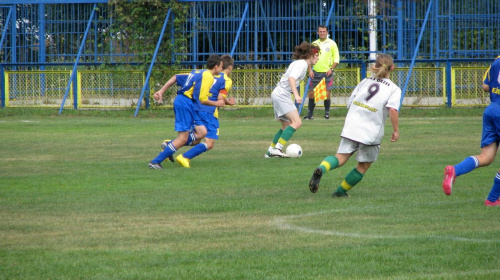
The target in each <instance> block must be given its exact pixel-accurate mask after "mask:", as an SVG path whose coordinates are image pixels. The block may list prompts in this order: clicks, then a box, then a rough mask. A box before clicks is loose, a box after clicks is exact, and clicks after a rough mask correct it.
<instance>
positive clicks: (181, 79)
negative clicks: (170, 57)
mask: <svg viewBox="0 0 500 280" xmlns="http://www.w3.org/2000/svg"><path fill="white" fill-rule="evenodd" d="M188 75H189V74H187V73H186V74H177V75H175V79H176V83H177V85H178V86H180V87H182V86H183V85H184V83H186V80H187V78H188Z"/></svg>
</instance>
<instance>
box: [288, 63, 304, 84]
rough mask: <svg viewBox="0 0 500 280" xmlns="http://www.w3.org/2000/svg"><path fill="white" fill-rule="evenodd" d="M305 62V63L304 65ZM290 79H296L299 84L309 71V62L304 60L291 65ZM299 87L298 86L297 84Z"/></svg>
mask: <svg viewBox="0 0 500 280" xmlns="http://www.w3.org/2000/svg"><path fill="white" fill-rule="evenodd" d="M302 62H303V63H302ZM289 67H290V69H289V71H290V72H289V74H288V77H292V78H294V79H295V80H296V81H297V82H299V81H300V80H301V79H302V78H303V77H302V76H303V75H305V72H306V70H307V62H305V61H304V60H296V61H294V62H292V63H291V64H290V66H289ZM297 85H298V84H297Z"/></svg>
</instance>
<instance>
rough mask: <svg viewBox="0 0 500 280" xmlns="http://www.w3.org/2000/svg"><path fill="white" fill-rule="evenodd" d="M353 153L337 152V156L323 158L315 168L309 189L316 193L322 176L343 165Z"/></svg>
mask: <svg viewBox="0 0 500 280" xmlns="http://www.w3.org/2000/svg"><path fill="white" fill-rule="evenodd" d="M351 155H352V153H351V154H339V153H337V154H336V155H335V156H327V157H326V158H324V159H323V161H322V162H321V163H320V165H319V166H318V167H317V168H316V169H315V170H314V172H313V175H312V177H311V180H310V181H309V190H310V191H311V192H312V193H315V192H317V191H318V189H319V182H320V180H321V177H322V176H323V174H325V173H326V172H328V171H330V170H333V169H335V168H337V167H341V166H342V165H344V163H345V162H347V160H349V158H350V157H351Z"/></svg>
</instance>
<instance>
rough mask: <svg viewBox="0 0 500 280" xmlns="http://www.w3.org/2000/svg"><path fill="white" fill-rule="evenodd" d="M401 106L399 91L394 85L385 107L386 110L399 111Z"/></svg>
mask: <svg viewBox="0 0 500 280" xmlns="http://www.w3.org/2000/svg"><path fill="white" fill-rule="evenodd" d="M400 105H401V89H400V88H399V87H398V86H396V85H394V89H393V90H392V93H391V96H390V97H389V100H388V101H387V105H386V106H385V107H387V108H393V109H396V110H397V111H399V107H400Z"/></svg>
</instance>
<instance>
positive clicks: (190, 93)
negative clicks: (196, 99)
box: [183, 82, 196, 99]
mask: <svg viewBox="0 0 500 280" xmlns="http://www.w3.org/2000/svg"><path fill="white" fill-rule="evenodd" d="M195 86H196V82H193V86H192V87H191V88H189V89H188V90H186V91H185V92H184V93H183V94H184V95H185V96H187V97H189V98H191V99H192V98H193V91H194V87H195Z"/></svg>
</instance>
